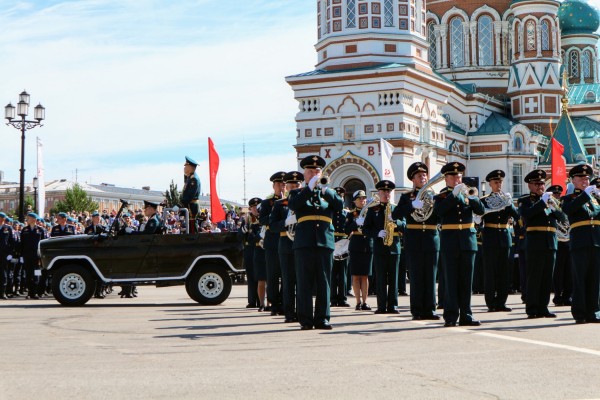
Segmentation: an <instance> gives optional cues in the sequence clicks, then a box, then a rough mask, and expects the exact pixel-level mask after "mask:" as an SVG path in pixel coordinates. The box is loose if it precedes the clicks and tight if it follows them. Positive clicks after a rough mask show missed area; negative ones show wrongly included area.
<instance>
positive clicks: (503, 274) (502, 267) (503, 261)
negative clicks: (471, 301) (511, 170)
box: [481, 170, 519, 312]
mask: <svg viewBox="0 0 600 400" xmlns="http://www.w3.org/2000/svg"><path fill="white" fill-rule="evenodd" d="M504 177H505V173H504V171H502V170H495V171H492V172H490V173H489V174H488V175H487V176H486V181H487V182H490V181H492V180H502V179H504ZM496 196H497V195H495V194H494V193H491V194H489V195H488V196H485V197H483V198H482V199H481V202H482V204H483V206H484V207H485V208H486V214H485V215H484V216H483V229H482V231H483V232H482V248H483V253H482V255H483V269H484V273H483V277H484V285H483V286H484V293H485V304H486V305H487V307H488V311H490V312H494V311H512V310H511V309H510V308H509V307H507V306H506V300H507V299H508V288H509V276H510V273H509V270H510V269H511V268H512V267H513V262H512V260H511V259H510V249H511V247H512V236H511V231H510V230H509V220H510V219H511V218H513V219H517V218H518V217H519V212H518V211H517V208H516V207H515V206H514V205H513V204H512V198H510V197H509V199H510V204H507V205H506V206H504V207H502V208H501V209H498V211H495V212H494V211H492V212H489V210H490V209H489V206H490V205H495V203H497V202H498V201H497V198H496Z"/></svg>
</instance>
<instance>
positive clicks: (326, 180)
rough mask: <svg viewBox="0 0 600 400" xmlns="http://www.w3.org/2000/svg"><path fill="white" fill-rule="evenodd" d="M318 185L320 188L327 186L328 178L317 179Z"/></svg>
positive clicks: (323, 176) (325, 176)
mask: <svg viewBox="0 0 600 400" xmlns="http://www.w3.org/2000/svg"><path fill="white" fill-rule="evenodd" d="M319 185H321V186H327V185H329V176H327V175H322V176H321V178H320V179H319Z"/></svg>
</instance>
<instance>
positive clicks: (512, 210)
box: [481, 195, 519, 248]
mask: <svg viewBox="0 0 600 400" xmlns="http://www.w3.org/2000/svg"><path fill="white" fill-rule="evenodd" d="M489 197H490V195H487V196H484V197H482V198H481V203H482V204H483V207H484V208H486V209H487V207H486V204H487V203H486V199H487V198H489ZM511 217H512V218H513V219H514V220H515V221H516V220H518V219H519V211H518V210H517V207H515V206H514V205H513V204H511V205H509V206H508V207H505V208H503V209H502V210H500V211H498V212H491V213H487V214H485V215H484V216H483V218H482V219H483V229H482V231H483V240H482V245H483V246H486V247H487V246H490V247H502V248H510V247H512V236H511V232H510V230H509V229H508V220H509V219H510V218H511ZM486 225H487V226H486ZM492 225H494V226H492ZM499 225H501V226H502V228H498V226H499Z"/></svg>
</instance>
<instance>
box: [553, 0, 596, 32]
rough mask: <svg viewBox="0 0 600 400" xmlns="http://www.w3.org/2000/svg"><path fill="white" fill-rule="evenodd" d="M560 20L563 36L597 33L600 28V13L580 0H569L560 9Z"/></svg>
mask: <svg viewBox="0 0 600 400" xmlns="http://www.w3.org/2000/svg"><path fill="white" fill-rule="evenodd" d="M558 20H559V21H560V30H561V31H562V34H563V35H572V34H577V33H595V32H596V31H597V30H598V27H599V26H600V19H599V18H598V11H596V10H595V9H594V8H593V7H592V6H590V5H589V4H587V3H585V2H583V1H579V0H567V1H565V2H564V3H562V4H561V5H560V7H559V9H558Z"/></svg>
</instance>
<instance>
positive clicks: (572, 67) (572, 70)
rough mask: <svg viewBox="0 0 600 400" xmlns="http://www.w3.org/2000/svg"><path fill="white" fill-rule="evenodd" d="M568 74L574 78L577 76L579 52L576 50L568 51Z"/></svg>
mask: <svg viewBox="0 0 600 400" xmlns="http://www.w3.org/2000/svg"><path fill="white" fill-rule="evenodd" d="M569 76H570V77H571V78H574V79H575V78H578V77H579V52H578V51H577V50H573V51H571V52H570V53H569Z"/></svg>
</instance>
